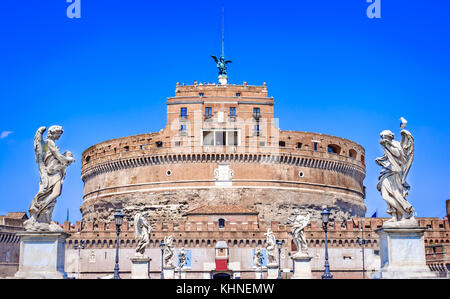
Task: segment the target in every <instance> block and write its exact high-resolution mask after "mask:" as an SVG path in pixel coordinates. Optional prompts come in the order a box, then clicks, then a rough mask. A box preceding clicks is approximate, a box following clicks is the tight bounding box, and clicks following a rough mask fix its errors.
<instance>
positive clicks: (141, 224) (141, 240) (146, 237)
mask: <svg viewBox="0 0 450 299" xmlns="http://www.w3.org/2000/svg"><path fill="white" fill-rule="evenodd" d="M151 231H152V227H151V226H150V225H149V224H148V222H147V220H146V219H145V217H144V215H143V213H137V214H136V215H135V216H134V233H135V237H136V239H137V240H138V244H137V246H136V256H144V253H145V248H146V247H147V245H148V244H149V243H150V233H151Z"/></svg>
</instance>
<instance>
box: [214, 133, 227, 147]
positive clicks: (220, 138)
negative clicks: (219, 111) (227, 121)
mask: <svg viewBox="0 0 450 299" xmlns="http://www.w3.org/2000/svg"><path fill="white" fill-rule="evenodd" d="M225 136H226V134H225V132H224V131H216V145H219V146H220V145H225V139H226V137H225Z"/></svg>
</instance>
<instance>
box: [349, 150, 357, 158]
mask: <svg viewBox="0 0 450 299" xmlns="http://www.w3.org/2000/svg"><path fill="white" fill-rule="evenodd" d="M348 154H349V156H350V158H353V159H356V156H357V154H358V153H357V152H356V151H355V150H354V149H351V150H349V151H348Z"/></svg>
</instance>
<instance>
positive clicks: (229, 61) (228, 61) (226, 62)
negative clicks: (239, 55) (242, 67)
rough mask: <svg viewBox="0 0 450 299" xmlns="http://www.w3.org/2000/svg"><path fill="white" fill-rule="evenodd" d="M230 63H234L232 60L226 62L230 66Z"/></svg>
mask: <svg viewBox="0 0 450 299" xmlns="http://www.w3.org/2000/svg"><path fill="white" fill-rule="evenodd" d="M228 63H233V61H231V60H227V61H225V64H228Z"/></svg>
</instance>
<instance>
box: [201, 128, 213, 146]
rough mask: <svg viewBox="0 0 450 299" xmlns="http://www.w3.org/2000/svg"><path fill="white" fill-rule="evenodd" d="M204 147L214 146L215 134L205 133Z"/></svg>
mask: <svg viewBox="0 0 450 299" xmlns="http://www.w3.org/2000/svg"><path fill="white" fill-rule="evenodd" d="M203 145H214V132H212V131H203Z"/></svg>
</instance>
